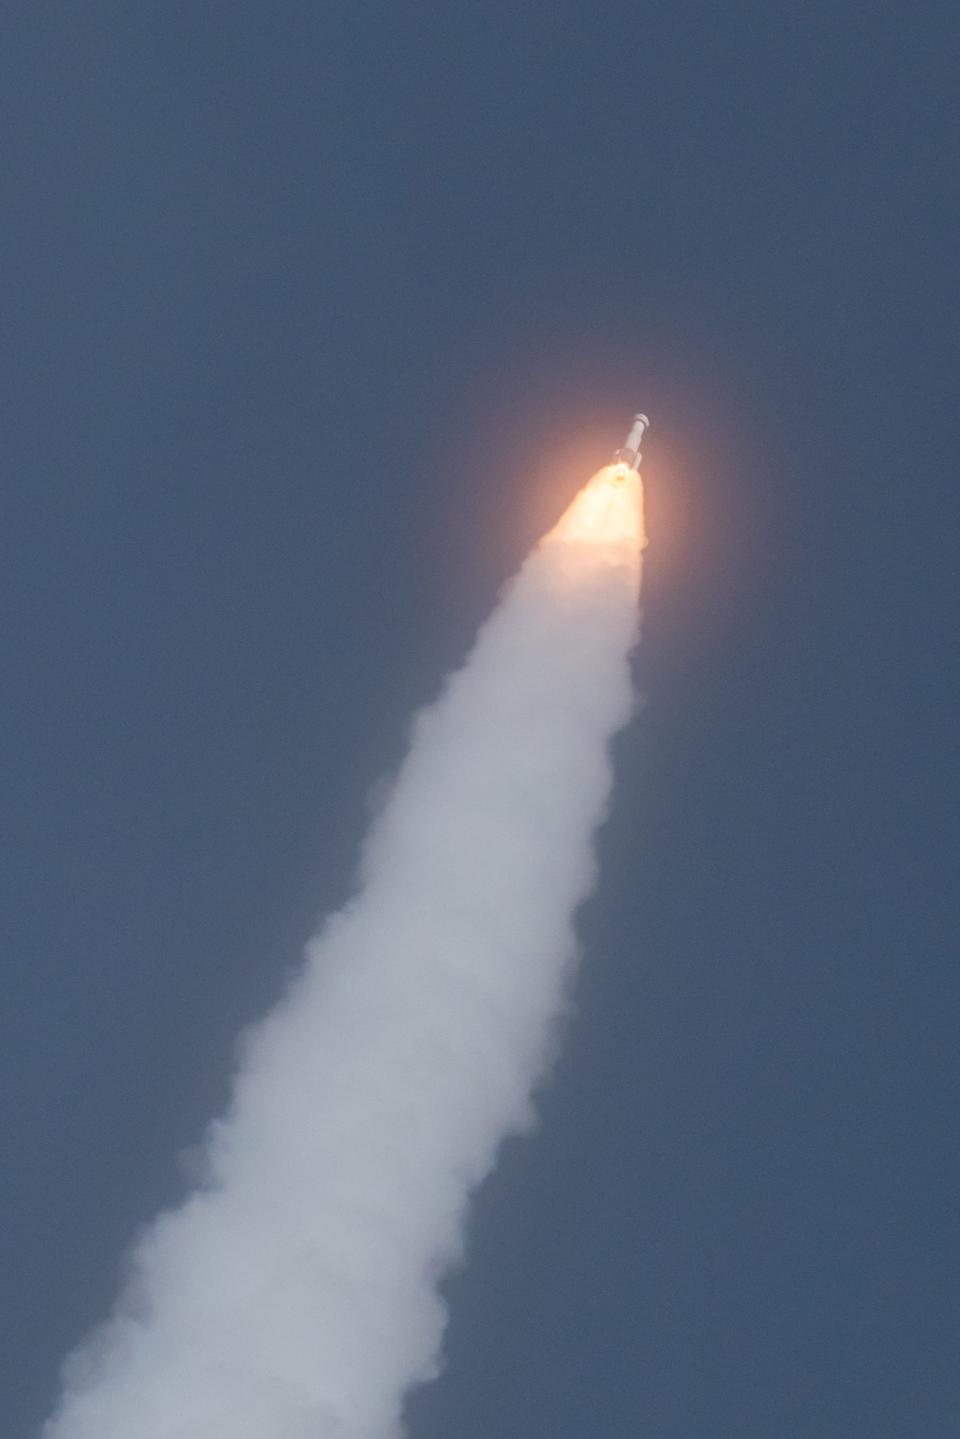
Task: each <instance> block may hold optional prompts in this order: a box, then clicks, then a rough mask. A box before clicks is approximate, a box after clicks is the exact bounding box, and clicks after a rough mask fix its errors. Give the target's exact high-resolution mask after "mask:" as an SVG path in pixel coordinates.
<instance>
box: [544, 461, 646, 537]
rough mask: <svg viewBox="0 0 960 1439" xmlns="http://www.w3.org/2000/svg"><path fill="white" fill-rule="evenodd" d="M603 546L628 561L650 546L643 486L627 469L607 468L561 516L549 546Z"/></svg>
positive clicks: (609, 466)
mask: <svg viewBox="0 0 960 1439" xmlns="http://www.w3.org/2000/svg"><path fill="white" fill-rule="evenodd" d="M551 542H559V543H561V544H569V545H591V546H594V545H596V546H600V547H601V548H602V549H606V550H613V551H616V552H618V553H620V554H622V555H624V557H627V556H629V555H630V554H636V553H638V552H639V551H640V550H642V549H643V547H644V545H645V544H646V543H647V536H646V532H645V531H644V528H643V484H642V482H641V479H640V476H639V475H638V474H637V473H636V472H635V471H634V470H631V469H628V468H627V466H626V465H605V466H604V468H603V469H602V470H598V471H597V473H596V474H595V475H594V476H593V479H592V480H588V481H587V483H586V484H585V485H584V487H583V489H582V490H581V491H580V493H579V494H578V495H577V496H576V497H575V498H574V500H573V501H572V503H571V504H570V505H569V506H568V508H567V509H566V510H565V511H564V513H563V514H562V515H561V517H560V519H559V520H558V522H557V524H556V525H555V526H554V527H553V529H552V530H551V531H550V533H549V534H548V535H547V536H546V543H548V544H549V543H551Z"/></svg>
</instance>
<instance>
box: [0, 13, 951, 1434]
mask: <svg viewBox="0 0 960 1439" xmlns="http://www.w3.org/2000/svg"><path fill="white" fill-rule="evenodd" d="M0 32H2V33H0V42H2V43H0V57H2V58H0V90H2V94H3V96H4V100H3V123H2V131H3V135H2V141H0V167H2V177H3V190H4V194H5V196H6V205H5V214H4V226H3V235H2V238H0V250H2V265H0V294H2V307H3V316H4V324H3V339H4V344H3V352H2V376H0V389H2V414H3V417H4V419H3V430H2V435H3V439H2V458H3V468H4V473H5V476H6V479H5V484H4V496H3V503H2V526H0V546H2V551H3V553H2V557H0V588H2V613H3V617H4V622H3V626H2V632H0V635H2V645H3V651H4V675H5V692H6V703H5V705H4V707H3V714H2V717H0V743H2V746H3V755H4V761H5V763H4V781H3V795H2V808H3V814H4V818H5V832H6V862H5V864H4V867H3V876H2V883H3V902H2V908H0V914H2V921H3V958H2V989H0V994H2V1012H0V1113H2V1123H3V1160H4V1162H3V1166H2V1174H0V1213H2V1216H3V1250H2V1260H0V1263H2V1270H0V1328H2V1332H3V1343H2V1345H0V1395H2V1398H0V1432H2V1433H3V1434H5V1435H6V1434H9V1435H11V1436H19V1435H24V1436H29V1435H32V1434H33V1433H35V1430H36V1427H37V1425H38V1424H39V1422H40V1420H41V1419H42V1417H43V1416H44V1414H45V1413H46V1412H47V1410H48V1409H49V1407H50V1405H51V1402H52V1399H53V1395H54V1392H55V1377H56V1369H57V1365H58V1363H59V1360H60V1358H61V1356H62V1354H63V1353H64V1352H65V1351H66V1350H67V1349H68V1348H69V1347H70V1346H71V1345H72V1344H73V1343H74V1342H76V1340H77V1339H78V1338H79V1337H80V1336H81V1334H82V1333H83V1332H84V1331H85V1330H86V1329H87V1327H88V1326H89V1325H90V1323H91V1322H92V1321H93V1320H95V1319H96V1318H98V1317H100V1316H101V1315H102V1314H103V1313H104V1311H105V1310H106V1308H107V1306H108V1304H109V1301H110V1298H111V1296H112V1294H113V1291H114V1288H115V1283H116V1277H117V1271H118V1265H119V1262H120V1257H121V1254H122V1251H123V1248H124V1246H125V1244H126V1243H127V1241H128V1240H129V1238H130V1237H131V1235H132V1234H133V1232H134V1230H135V1228H136V1226H137V1225H138V1224H139V1223H141V1222H142V1221H144V1220H145V1219H147V1218H148V1217H149V1216H150V1214H151V1213H152V1212H154V1211H155V1210H156V1208H157V1207H158V1206H159V1205H160V1204H161V1203H164V1202H167V1201H169V1200H170V1199H172V1198H173V1197H175V1196H176V1195H177V1194H178V1193H179V1190H180V1183H181V1181H180V1177H179V1170H178V1166H177V1154H178V1152H179V1151H180V1150H182V1149H183V1148H184V1147H185V1146H187V1145H189V1144H190V1143H192V1142H193V1141H195V1140H196V1139H197V1138H198V1137H199V1135H200V1133H201V1132H202V1128H203V1125H204V1123H205V1121H206V1120H207V1119H208V1118H209V1117H210V1116H211V1115H212V1114H213V1113H214V1112H215V1111H216V1110H217V1109H218V1108H219V1107H220V1106H221V1105H222V1104H223V1101H224V1098H225V1095H226V1093H227V1085H228V1078H229V1073H230V1069H231V1065H232V1053H233V1043H234V1038H235V1035H236V1033H237V1031H238V1030H239V1028H240V1027H241V1026H242V1025H244V1024H245V1023H247V1022H248V1021H250V1020H251V1019H253V1018H254V1017H255V1016H256V1015H257V1014H258V1013H260V1012H261V1011H262V1010H263V1008H264V1007H265V1006H266V1005H267V1004H268V1003H269V1002H270V1000H271V999H272V998H273V997H275V996H276V994H277V993H278V992H279V990H280V988H281V986H282V983H283V979H284V976H285V975H286V974H287V973H288V972H289V970H290V968H291V966H292V965H294V964H295V963H296V960H297V955H298V953H299V949H300V946H301V944H302V941H303V940H304V938H305V937H306V935H307V933H308V932H309V930H310V928H311V927H312V925H313V922H314V920H315V918H316V916H317V915H318V914H319V913H320V912H321V911H324V910H326V909H328V908H330V907H331V906H333V905H335V904H337V903H338V902H339V901H340V900H341V899H342V898H343V897H344V896H345V894H346V893H347V892H348V888H349V885H350V880H351V874H352V870H353V865H354V861H355V858H356V847H357V844H358V842H359V839H360V837H361V834H362V832H363V829H364V827H365V824H366V821H367V814H368V807H369V797H370V794H371V791H372V790H373V789H374V788H375V786H376V784H377V781H378V780H379V779H381V777H382V776H383V775H384V773H385V772H387V771H389V769H390V768H391V767H392V766H393V765H394V764H395V763H396V761H397V759H398V757H399V756H400V754H401V753H402V750H403V746H404V741H405V734H406V726H407V724H408V719H409V715H410V713H411V711H412V709H413V708H414V707H415V706H417V705H418V704H421V703H423V702H424V701H425V700H427V699H429V698H431V697H432V695H433V694H434V692H435V690H436V687H437V685H438V684H439V681H440V679H441V677H442V675H443V674H444V672H445V671H446V670H447V669H448V668H449V667H450V666H451V665H452V664H454V663H456V662H457V661H458V660H459V659H460V658H461V657H462V654H463V652H464V651H465V649H466V646H467V645H468V643H469V641H470V639H471V636H472V634H473V632H474V630H475V628H476V625H477V624H478V623H479V622H480V620H482V618H483V617H484V615H485V614H486V613H487V611H488V610H489V608H490V605H491V603H492V600H493V597H494V594H495V592H496V589H497V587H498V586H499V584H500V583H501V582H502V581H503V579H504V578H505V577H506V576H507V575H508V574H509V573H510V572H511V571H512V570H513V569H514V568H515V567H516V565H517V563H518V562H519V560H520V558H521V557H522V555H523V553H524V552H525V550H526V549H527V548H528V546H529V544H530V543H531V541H532V539H533V538H534V537H535V535H536V534H537V533H538V532H539V531H540V530H542V529H543V528H545V527H546V525H547V524H549V523H550V522H552V520H553V519H554V518H555V517H556V514H557V513H558V512H559V509H560V508H561V506H562V504H563V503H564V502H565V501H566V499H567V498H568V497H569V495H570V494H571V493H572V490H573V488H574V487H575V485H576V483H577V482H578V479H579V478H582V477H584V476H585V474H586V472H587V470H588V469H589V467H590V465H591V463H600V462H601V461H602V460H603V459H605V458H606V453H607V451H608V450H609V448H611V447H612V446H613V444H615V443H616V442H618V440H619V438H620V430H621V429H622V428H623V426H624V421H625V419H626V418H627V417H628V416H629V414H630V412H632V410H633V409H634V408H635V407H636V406H637V405H638V404H639V405H642V406H643V408H645V409H647V410H648V411H649V412H650V413H651V414H652V416H653V419H654V424H655V429H654V431H653V434H652V436H651V440H650V443H649V445H648V464H647V490H648V520H649V528H650V531H651V547H650V549H649V550H648V551H647V566H646V577H645V593H644V602H645V613H646V623H645V641H644V645H643V649H642V652H641V655H640V658H639V662H638V673H639V681H640V684H641V686H642V689H643V691H644V694H645V696H646V707H645V709H644V712H643V715H642V718H641V720H640V722H639V723H638V724H637V725H636V726H635V727H633V728H632V729H631V730H630V731H629V732H628V733H627V734H626V735H625V736H624V737H623V738H622V740H621V741H620V743H619V745H618V751H617V755H618V764H619V771H618V774H619V779H618V787H617V802H616V808H615V811H614V814H613V817H612V819H611V822H610V824H609V826H608V828H607V830H606V832H605V835H604V839H603V844H602V858H603V878H602V883H601V886H600V889H599V892H598V894H597V897H596V899H595V901H594V902H593V903H592V905H591V906H590V908H589V910H588V912H587V914H586V915H585V917H584V924H583V933H584V939H585V950H586V967H585V970H584V973H583V976H582V981H581V984H580V988H579V1013H578V1017H577V1019H576V1021H575V1023H574V1025H573V1027H572V1029H571V1031H570V1033H569V1036H568V1043H567V1046H566V1050H565V1053H564V1056H563V1058H562V1061H561V1063H560V1065H559V1068H558V1071H557V1075H556V1079H555V1083H554V1084H553V1086H552V1087H551V1088H550V1090H549V1091H548V1093H547V1094H546V1096H545V1098H544V1101H543V1112H544V1119H545V1123H544V1127H543V1129H542V1130H541V1132H540V1133H539V1135H538V1136H537V1137H536V1138H535V1139H534V1140H533V1141H529V1140H528V1141H524V1142H523V1143H521V1144H516V1145H511V1146H510V1147H509V1148H508V1151H507V1154H506V1156H505V1160H504V1163H503V1165H502V1167H501V1170H500V1172H499V1174H498V1175H497V1177H496V1178H495V1180H494V1181H493V1182H492V1183H491V1184H490V1185H489V1187H488V1188H487V1190H486V1191H485V1192H484V1194H483V1196H482V1198H481V1201H480V1204H479V1206H478V1209H477V1212H476V1220H475V1223H474V1225H473V1228H472V1234H471V1245H470V1249H471V1262H470V1265H469V1268H468V1270H467V1271H466V1272H465V1274H464V1275H463V1276H462V1277H460V1278H458V1279H457V1280H456V1281H455V1282H454V1283H453V1285H452V1286H451V1294H452V1297H453V1300H454V1317H453V1323H452V1327H451V1330H450V1335H449V1346H448V1348H449V1366H448V1369H447V1372H446V1374H445V1376H444V1378H443V1379H442V1380H441V1382H440V1383H439V1384H438V1385H436V1386H435V1387H433V1388H432V1389H430V1390H427V1391H424V1392H423V1394H422V1395H420V1396H418V1397H417V1398H416V1400H415V1401H414V1403H413V1405H412V1406H411V1421H412V1426H413V1427H412V1433H413V1435H414V1436H415V1439H439V1436H441V1435H446V1434H449V1433H451V1432H455V1433H457V1434H459V1435H460V1436H462V1439H475V1436H476V1439H481V1436H484V1439H485V1436H488V1435H490V1434H499V1435H504V1436H513V1435H516V1436H517V1439H529V1436H531V1435H540V1434H550V1435H551V1436H553V1439H567V1436H571V1439H572V1436H580V1435H582V1434H584V1433H591V1434H592V1433H602V1434H604V1435H605V1436H608V1439H620V1436H624V1439H627V1436H629V1439H635V1436H637V1435H645V1436H646V1435H650V1436H651V1439H653V1436H656V1439H717V1436H719V1435H727V1434H729V1435H736V1436H738V1439H754V1436H756V1439H768V1436H769V1435H770V1434H771V1433H776V1434H784V1435H797V1436H803V1439H839V1436H843V1439H847V1436H849V1435H850V1434H856V1433H864V1434H870V1435H871V1439H895V1436H896V1439H900V1436H902V1435H903V1434H905V1433H921V1432H922V1433H923V1434H924V1436H929V1439H940V1436H947V1435H952V1434H953V1433H955V1430H956V1415H957V1409H958V1400H960V1394H958V1387H960V1386H958V1383H957V1367H956V1340H957V1332H958V1328H960V1323H958V1314H957V1307H956V1299H955V1293H956V1287H957V1286H956V1279H957V1263H958V1258H960V1254H958V1244H957V1238H958V1236H957V1227H956V1217H955V1210H956V1205H955V1194H956V1190H957V1182H958V1177H960V1176H958V1163H957V1159H956V1153H957V1137H958V1136H957V1121H956V1112H957V1095H958V1090H960V1085H958V1069H957V1062H956V1057H955V1050H956V1040H955V1035H956V1026H957V1019H958V1014H957V1009H958V1004H957V1001H958V979H957V957H958V929H960V926H958V918H960V914H958V903H957V896H956V884H955V869H956V853H957V842H958V838H960V835H958V822H957V818H956V815H957V810H956V796H955V775H954V773H953V771H954V770H955V769H956V766H957V757H956V738H955V735H956V725H955V718H954V714H955V706H956V700H957V692H958V676H957V670H956V662H955V653H954V651H955V638H954V628H955V624H954V621H955V616H956V612H957V603H958V598H960V596H958V592H957V588H958V587H957V579H956V569H957V566H956V559H955V545H956V538H955V536H956V529H957V519H958V516H960V503H958V500H957V485H956V469H957V465H956V455H957V453H958V450H960V422H958V419H957V414H958V409H957V403H956V397H955V388H956V376H957V371H958V363H957V362H958V354H957V350H958V344H957V332H958V331H957V321H958V314H957V309H958V306H957V299H958V295H957V288H958V287H957V279H956V235H957V221H958V218H960V214H958V212H960V170H958V166H957V159H956V146H955V129H954V105H955V96H954V83H955V73H956V65H957V60H958V55H960V44H958V41H960V26H958V23H957V22H956V21H955V20H954V19H953V18H952V17H951V16H950V15H949V12H948V10H947V9H946V8H945V7H942V6H934V5H925V4H920V5H918V6H913V7H909V8H907V7H893V6H881V5H876V6H861V7H854V6H847V7H837V6H836V5H832V4H830V5H828V4H825V3H819V0H813V3H807V4H805V5H803V6H795V5H787V4H784V3H775V4H760V3H755V4H737V3H733V4H728V5H725V6H722V7H717V6H714V5H712V4H706V3H701V4H694V3H682V0H680V3H676V0H674V3H670V4H667V3H657V4H644V3H629V4H628V3H610V4H606V5H588V4H586V3H584V0H555V3H554V4H552V5H546V4H543V3H534V4H525V5H522V6H517V5H512V4H506V3H502V0H493V3H490V0H484V3H480V0H474V3H464V0H452V3H451V0H446V3H442V4H441V3H439V0H436V3H413V4H408V5H404V6H392V5H387V4H384V3H378V4H372V3H361V4H353V5H349V6H348V5H344V4H330V5H322V6H320V5H316V4H312V3H310V4H308V3H306V0H301V3H283V0H280V3H276V4H272V5H269V6H267V5H262V4H259V5H255V4H253V3H249V0H231V3H229V4H228V3H226V0H222V3H212V0H192V3H190V4H185V3H184V4H180V3H178V4H163V5H161V4H154V3H151V4H147V5H139V6H133V7H131V6H128V5H122V4H120V3H119V0H93V3H91V4H88V5H86V6H83V7H75V6H71V5H69V4H66V3H61V0H31V3H29V4H27V3H25V0H24V3H15V4H13V5H11V6H8V7H7V10H6V14H5V16H4V19H3V21H2V22H0Z"/></svg>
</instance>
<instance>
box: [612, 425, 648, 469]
mask: <svg viewBox="0 0 960 1439" xmlns="http://www.w3.org/2000/svg"><path fill="white" fill-rule="evenodd" d="M649 428H650V421H649V420H648V419H647V417H646V415H634V417H633V424H632V425H631V426H630V433H629V434H628V435H627V438H626V439H625V440H624V442H623V444H622V445H621V446H620V448H619V450H617V452H616V454H615V455H614V457H613V463H614V464H615V465H626V467H627V469H628V470H639V469H640V446H641V445H642V444H643V435H644V431H645V430H649Z"/></svg>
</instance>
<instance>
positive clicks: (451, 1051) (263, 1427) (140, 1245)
mask: <svg viewBox="0 0 960 1439" xmlns="http://www.w3.org/2000/svg"><path fill="white" fill-rule="evenodd" d="M642 545H643V529H642V513H641V493H640V482H639V478H638V477H637V476H636V475H625V474H624V473H623V472H622V470H616V469H612V468H611V469H607V470H602V471H601V472H600V473H599V474H598V475H597V476H595V477H594V479H593V480H592V481H591V482H590V484H589V485H588V486H587V487H586V488H585V489H584V490H583V491H582V492H581V494H580V495H579V496H578V497H577V499H576V500H575V501H574V502H573V504H572V505H571V507H570V509H569V510H568V511H567V513H566V514H565V515H564V517H563V519H562V520H561V521H560V523H559V524H558V525H557V527H556V529H554V530H553V531H552V532H551V533H550V534H549V535H548V536H547V537H546V538H545V539H544V540H543V541H542V542H541V543H540V545H539V546H538V547H537V549H536V550H535V551H534V552H533V554H532V555H531V556H530V557H529V559H528V560H527V561H526V563H525V565H524V566H523V568H522V570H521V572H520V574H519V575H518V576H517V578H516V579H515V580H514V581H513V582H512V583H511V585H510V586H509V587H508V589H507V590H506V592H505V593H504V595H503V597H502V598H501V600H500V603H499V605H498V607H497V609H496V610H495V612H494V614H493V615H492V617H491V618H490V620H489V621H488V622H487V624H486V625H485V626H484V627H483V629H482V630H481V632H480V635H479V637H478V640H477V643H476V645H475V648H474V650H473V652H472V654H471V655H470V657H469V659H468V661H467V663H466V665H465V666H464V668H463V669H462V670H460V671H459V672H458V673H457V674H455V675H454V676H453V677H452V678H451V679H450V680H449V681H448V683H447V685H446V687H445V689H444V691H443V693H442V695H441V697H440V699H439V700H438V701H437V703H436V704H435V705H433V706H432V707H431V708H429V709H427V710H426V711H424V712H423V713H422V714H421V715H420V716H419V717H418V719H417V720H416V723H415V726H414V731H413V739H412V745H411V749H410V753H409V755H408V757H407V759H406V761H405V763H404V766H403V768H402V770H401V772H400V775H399V777H398V780H397V783H396V786H395V788H394V790H393V792H392V794H391V796H390V799H389V802H388V803H387V805H386V807H385V809H384V811H383V813H382V814H381V816H380V818H379V819H378V821H377V823H376V825H375V827H374V830H373V833H372V834H371V835H370V837H369V839H368V841H367V845H366V848H365V852H364V857H363V863H362V866H361V877H360V884H359V888H358V893H357V895H356V897H355V898H354V899H353V900H352V901H351V902H350V903H349V904H348V905H347V906H346V908H345V909H344V910H343V911H341V913H339V914H338V915H336V916H335V917H334V918H332V919H331V920H330V921H328V922H327V924H326V925H325V927H324V928H323V930H322V931H321V933H320V934H319V935H318V936H317V937H316V938H315V939H314V940H313V941H312V942H311V943H310V945H309V947H308V951H307V959H306V964H305V966H304V969H303V972H302V974H301V976H300V977H299V979H298V980H297V981H296V983H295V984H294V985H293V987H292V989H291V990H290V992H289V993H288V995H287V996H286V998H285V999H284V1000H283V1001H282V1003H281V1004H280V1005H278V1007H277V1008H276V1009H275V1010H274V1011H273V1012H272V1013H271V1014H270V1015H269V1016H268V1017H267V1019H266V1020H264V1021H263V1022H262V1023H261V1024H260V1025H259V1026H258V1027H257V1028H256V1029H255V1030H254V1031H253V1032H252V1034H251V1035H250V1037H249V1039H248V1041H247V1042H246V1045H245V1048H244V1053H243V1057H242V1060H241V1064H240V1069H239V1073H238V1075H237V1078H236V1082H235V1088H234V1095H233V1100H232V1103H231V1107H230V1109H229V1112H228V1114H227V1115H226V1117H225V1118H223V1119H222V1120H220V1121H218V1122H217V1123H216V1124H215V1125H214V1126H213V1128H212V1130H211V1132H210V1135H209V1137H208V1142H207V1148H206V1162H205V1180H204V1183H203V1184H202V1186H201V1187H200V1188H199V1189H198V1190H197V1191H196V1192H194V1193H193V1194H192V1196H191V1197H190V1198H188V1199H187V1200H186V1202H185V1203H184V1204H183V1205H182V1206H181V1207H180V1208H179V1209H177V1210H175V1211H172V1212H170V1213H166V1214H163V1215H161V1216H160V1217H159V1218H158V1219H157V1220H155V1221H154V1222H153V1224H152V1225H151V1226H150V1227H149V1228H148V1229H147V1230H146V1231H145V1232H144V1234H143V1235H142V1237H141V1238H140V1239H139V1241H138V1242H137V1244H136V1246H135V1249H134V1251H133V1253H132V1256H131V1261H130V1278H129V1280H128V1283H127V1285H126V1288H125V1290H124V1292H123V1294H122V1295H121V1298H120V1300H119V1302H118V1304H117V1308H116V1310H115V1313H114V1316H113V1317H112V1319H110V1320H109V1321H108V1322H107V1323H106V1324H105V1325H104V1326H102V1327H101V1328H100V1329H99V1330H98V1331H96V1332H95V1333H94V1335H93V1337H92V1338H91V1339H90V1340H89V1341H88V1342H87V1343H86V1344H85V1345H84V1346H83V1347H82V1348H81V1350H79V1351H78V1352H77V1353H76V1354H75V1355H73V1356H72V1357H71V1359H70V1360H69V1361H68V1363H67V1365H66V1366H65V1371H64V1388H63V1394H62V1396H61V1401H60V1406H59V1408H58V1410H57V1412H56V1414H55V1415H54V1417H53V1418H52V1419H51V1420H50V1421H49V1422H48V1424H47V1425H46V1427H45V1429H44V1439H390V1436H396V1435H398V1434H399V1433H400V1432H401V1418H400V1416H401V1408H402V1402H403V1396H404V1394H405V1393H406V1391H407V1390H408V1389H409V1388H410V1387H411V1385H413V1384H415V1383H418V1382H421V1381H423V1380H424V1379H426V1378H429V1377H430V1376H432V1375H433V1374H435V1373H436V1372H437V1368H438V1364H439V1355H440V1348H441V1340H442V1334H443V1328H444V1323H445V1310H444V1306H443V1303H442V1301H441V1299H440V1298H439V1296H438V1293H437V1287H436V1286H437V1283H438V1280H439V1278H440V1277H442V1275H443V1274H444V1272H445V1271H446V1270H447V1269H448V1268H449V1267H450V1265H451V1264H453V1263H455V1262H456V1260H457V1258H458V1256H459V1255H460V1252H461V1244H462V1235H463V1227H464V1215H465V1209H466V1204H467V1199H468V1196H469V1194H470V1191H471V1190H472V1189H473V1188H474V1187H475V1186H476V1185H477V1184H478V1183H479V1181H480V1180H481V1179H482V1178H483V1177H484V1175H486V1174H487V1173H489V1171H490V1169H491V1168H492V1166H493V1164H494V1161H495V1157H496V1152H497V1147H498V1145H499V1144H500V1143H501V1141H502V1140H503V1138H504V1136H505V1135H507V1134H509V1133H512V1132H516V1131H518V1130H521V1129H523V1128H524V1127H526V1126H528V1125H529V1124H530V1122H531V1120H532V1108H531V1093H532V1090H533V1087H534V1085H535V1084H536V1082H537V1080H538V1079H539V1078H540V1077H541V1076H542V1074H543V1071H544V1068H545V1065H546V1064H547V1062H548V1060H549V1057H550V1050H551V1044H552V1042H553V1037H554V1034H555V1029H556V1021H557V1019H558V1017H559V1015H560V1013H561V1011H562V1008H563V1005H564V1001H565V997H566V993H567V987H568V983H569V979H570V974H571V969H572V965H573V960H574V957H575V943H574V936H573V915H574V912H575V910H576V907H577V905H578V904H579V902H580V901H581V900H582V899H583V898H584V897H585V895H586V894H587V893H588V892H589V890H590V888H591V886H592V883H593V877H594V861H593V852H592V839H593V834H594V831H595V830H596V827H597V825H598V824H599V822H600V821H601V820H602V818H603V814H604V810H605V806H606V804H607V801H608V796H609V792H610V786H611V773H610V764H609V759H608V741H609V739H610V736H611V735H612V734H613V733H614V731H616V730H617V729H618V728H619V727H620V726H621V725H622V724H623V723H624V722H625V721H626V719H627V718H628V716H629V714H630V712H631V707H632V690H631V683H630V674H629V664H628V659H629V653H630V650H631V648H632V646H633V644H634V643H635V641H636V637H637V622H638V609H637V595H638V589H639V581H640V551H641V548H642Z"/></svg>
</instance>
